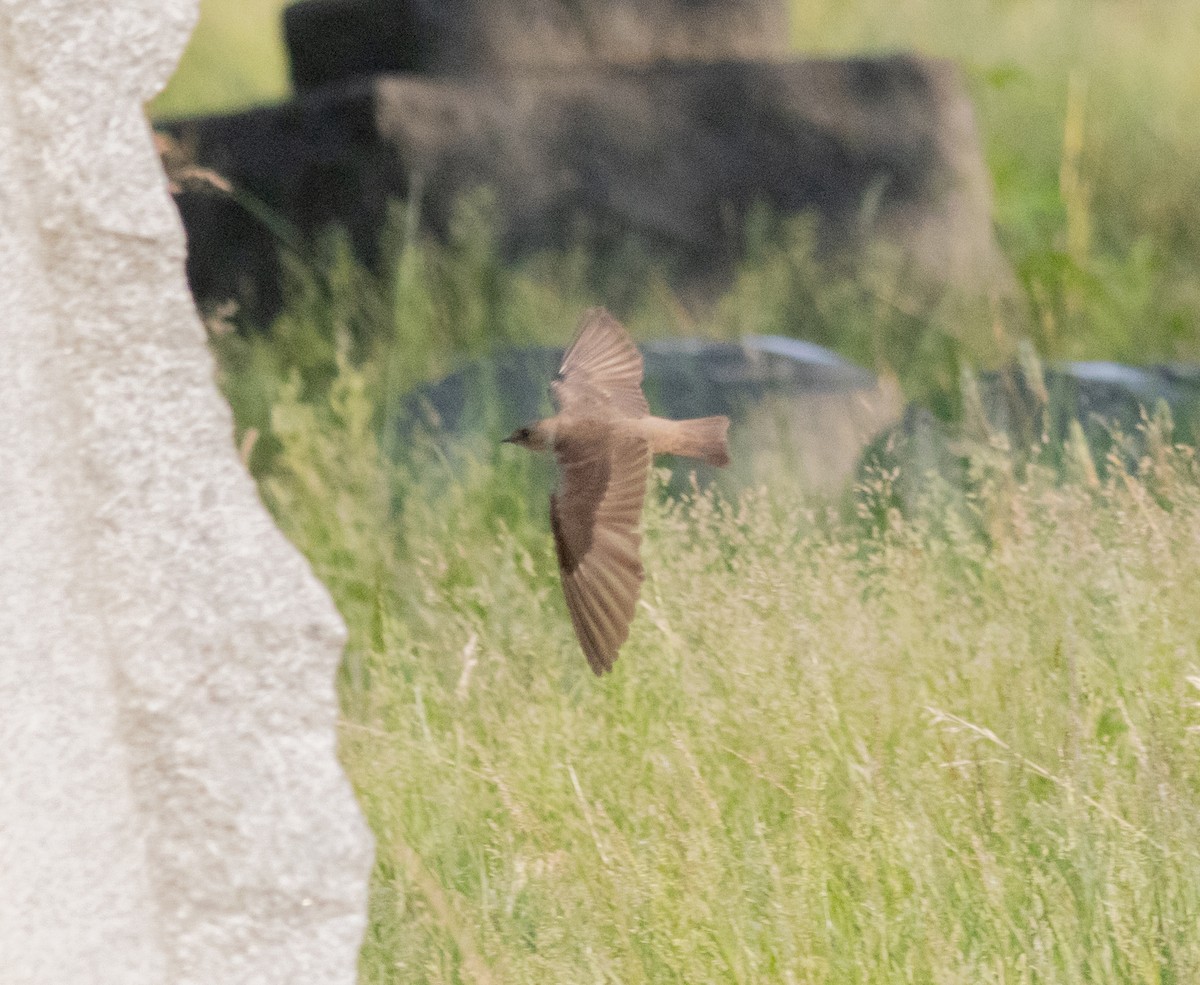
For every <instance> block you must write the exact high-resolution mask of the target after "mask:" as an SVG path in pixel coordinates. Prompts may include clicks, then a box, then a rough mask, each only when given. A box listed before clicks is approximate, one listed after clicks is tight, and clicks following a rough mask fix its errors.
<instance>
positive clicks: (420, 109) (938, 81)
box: [163, 56, 1011, 303]
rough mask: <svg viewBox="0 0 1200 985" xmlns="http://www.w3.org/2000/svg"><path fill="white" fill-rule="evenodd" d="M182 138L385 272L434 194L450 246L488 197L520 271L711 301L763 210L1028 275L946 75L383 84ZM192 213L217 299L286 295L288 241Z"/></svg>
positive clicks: (275, 211) (859, 238) (929, 256)
mask: <svg viewBox="0 0 1200 985" xmlns="http://www.w3.org/2000/svg"><path fill="white" fill-rule="evenodd" d="M163 126H164V127H165V129H167V130H168V131H169V132H171V133H173V134H174V135H175V136H176V137H178V138H179V139H180V141H181V142H182V143H183V144H185V145H187V146H191V147H193V148H194V149H195V157H196V159H197V163H199V164H201V165H204V166H206V167H209V168H212V169H214V170H215V171H217V172H219V173H220V174H222V175H223V176H225V177H226V178H227V179H228V180H229V181H230V182H231V183H232V184H233V185H234V186H235V187H236V188H238V189H241V190H242V191H243V192H244V193H245V195H247V196H249V197H250V198H251V199H252V200H253V201H254V202H255V203H261V204H262V205H263V206H265V207H266V209H267V210H268V211H269V214H271V215H274V216H276V217H278V218H280V219H282V220H284V221H285V222H286V224H287V225H288V226H290V227H292V228H294V229H295V230H297V231H298V232H299V234H300V235H301V236H307V235H309V234H311V233H312V232H314V231H315V230H317V229H319V228H320V227H321V226H323V225H326V224H329V223H337V224H340V225H343V226H345V227H346V228H348V229H349V230H350V233H351V236H352V239H353V242H354V244H355V246H356V248H357V249H358V250H359V252H360V254H361V255H362V256H363V257H364V258H365V259H367V260H368V262H370V261H372V260H373V258H374V250H375V246H376V241H377V236H378V232H379V230H380V227H381V224H382V222H383V219H384V215H385V208H384V205H385V202H386V201H387V200H388V198H390V197H405V196H406V195H408V193H409V192H410V189H411V188H412V187H413V182H414V181H419V182H420V187H421V196H420V200H421V208H422V214H421V220H422V222H423V224H424V227H425V228H426V229H427V230H430V231H432V232H433V233H434V234H438V235H441V234H444V233H445V232H446V231H447V229H448V227H449V223H450V218H451V216H452V214H453V210H454V207H455V205H456V203H457V202H458V201H459V200H460V198H461V196H462V195H463V194H464V193H466V192H468V191H470V190H471V189H473V188H476V187H479V186H487V187H490V188H492V189H493V190H494V191H495V193H496V202H497V207H498V213H499V214H498V217H497V220H498V230H497V232H498V236H499V241H500V244H501V246H502V249H503V252H504V254H505V256H506V257H508V258H518V257H521V256H526V255H529V254H532V253H536V252H539V251H544V250H554V249H559V248H562V247H565V246H576V245H583V246H585V247H587V248H588V249H589V250H590V251H591V252H593V253H595V254H596V255H598V256H601V257H603V256H605V255H608V254H611V253H613V252H614V251H619V250H621V249H624V248H627V247H629V246H630V245H631V244H632V245H634V246H635V247H637V248H638V249H640V250H641V251H642V252H643V253H645V254H646V255H648V256H651V257H653V258H655V262H656V263H658V264H660V265H661V267H662V270H663V272H664V274H665V276H667V278H668V279H669V282H670V283H671V284H672V285H673V286H674V287H675V288H676V290H678V291H679V292H680V293H681V294H682V295H683V296H684V297H685V298H691V299H693V300H696V299H704V298H708V297H712V296H714V295H715V294H716V293H717V292H718V291H719V290H721V289H722V288H723V287H724V286H725V285H726V284H727V283H728V279H729V276H730V273H731V270H732V267H733V264H734V263H735V262H736V261H737V259H738V258H739V257H740V256H741V251H742V246H743V236H744V220H745V218H746V216H747V214H748V212H749V211H750V210H751V209H752V208H754V207H755V206H756V205H765V206H768V207H769V208H771V209H773V210H776V211H777V212H779V213H781V214H784V215H795V214H799V213H812V214H813V215H814V216H815V217H816V218H817V220H818V223H817V225H818V230H819V233H820V245H821V249H823V250H825V251H827V252H833V251H841V250H855V249H858V248H859V247H861V246H863V245H865V244H866V243H867V242H869V241H874V240H877V239H883V240H885V241H888V242H891V243H894V244H896V246H897V247H898V248H899V249H900V250H901V251H902V252H903V254H904V255H905V256H907V257H908V258H909V259H910V260H911V263H912V266H913V268H914V269H915V270H916V271H918V272H919V273H922V274H923V275H924V276H926V277H928V278H931V279H932V280H933V281H934V282H935V283H941V284H949V285H954V286H956V287H959V288H963V289H966V290H968V291H980V292H984V291H988V290H993V289H997V288H1001V289H1006V288H1007V285H1008V283H1009V281H1010V277H1011V275H1010V273H1009V271H1008V268H1007V266H1006V265H1005V263H1004V261H1003V259H1002V257H1001V256H1000V254H999V251H998V249H997V246H996V243H995V240H994V238H993V233H992V224H991V196H990V191H989V182H988V176H987V172H986V169H985V167H984V164H983V159H982V154H981V150H980V147H979V141H978V136H977V134H976V131H975V127H974V122H973V118H972V112H971V106H970V103H969V101H968V99H967V96H966V93H965V90H964V88H963V86H962V83H961V79H960V77H959V74H958V71H957V70H956V69H955V67H954V66H953V65H951V64H950V63H948V62H943V61H936V60H926V59H919V58H911V57H901V56H896V57H890V58H880V59H866V58H863V59H846V60H828V61H825V60H814V61H797V62H790V63H786V64H767V63H760V64H749V63H717V64H687V65H669V66H668V65H656V66H651V67H644V68H606V69H603V70H595V71H573V72H554V71H545V72H539V73H531V74H524V75H512V76H507V77H505V78H503V79H493V80H487V81H482V80H476V81H446V80H436V79H428V78H420V77H410V76H381V77H378V78H376V79H374V80H372V81H370V82H364V83H361V84H359V85H356V86H353V87H348V88H344V89H325V90H321V91H320V92H317V93H311V94H308V95H304V96H301V97H300V98H299V99H297V100H295V101H294V102H292V103H289V104H287V105H285V106H280V107H274V108H269V109H260V110H254V111H251V112H248V113H242V114H235V115H232V116H223V117H211V118H203V119H197V120H190V121H178V122H175V123H170V124H164V125H163ZM180 208H181V212H182V214H183V218H184V222H185V225H186V226H187V229H188V233H189V242H190V247H191V249H190V255H189V276H190V278H191V282H192V285H193V288H194V290H195V291H196V293H197V295H198V297H199V298H200V299H201V301H202V302H205V303H211V302H213V301H219V300H221V299H222V297H230V296H233V297H241V296H243V289H244V284H245V283H246V282H253V283H255V284H258V283H260V281H262V280H263V279H265V280H267V281H268V282H269V281H270V279H271V277H272V271H273V269H274V265H275V260H274V257H273V254H274V252H275V250H276V249H277V248H278V243H277V240H276V238H275V237H274V236H273V235H272V234H271V233H270V232H269V230H268V228H267V225H266V224H264V223H262V222H260V221H259V220H258V219H252V218H249V217H247V216H246V215H245V214H241V215H240V216H239V215H238V213H239V209H236V208H232V207H231V205H230V203H229V202H228V201H223V200H221V198H220V197H219V196H213V195H204V196H199V195H195V194H190V193H189V194H187V195H185V196H183V197H182V198H181V200H180ZM266 293H269V288H263V287H260V289H259V294H260V296H263V295H265V294H266Z"/></svg>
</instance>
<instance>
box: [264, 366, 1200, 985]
mask: <svg viewBox="0 0 1200 985" xmlns="http://www.w3.org/2000/svg"><path fill="white" fill-rule="evenodd" d="M373 385H374V384H373V381H372V380H371V379H370V376H369V373H364V372H363V371H362V370H358V369H355V368H353V367H351V366H349V365H346V364H343V365H342V366H341V368H340V370H339V372H338V373H337V375H336V376H335V378H334V379H333V381H332V382H331V384H330V390H329V399H328V401H326V402H324V403H322V404H321V405H320V406H316V405H314V404H312V403H310V402H305V401H303V400H302V399H301V398H300V395H299V392H298V388H297V387H295V386H289V387H286V388H285V390H284V392H283V393H282V394H281V396H280V399H279V400H278V402H277V403H276V405H275V407H274V409H273V413H272V421H273V429H274V433H275V435H276V437H277V439H278V441H279V442H280V450H279V452H278V455H277V457H276V458H275V461H274V466H273V469H272V472H271V474H270V475H269V476H267V477H265V479H264V481H263V491H264V494H265V496H266V499H267V501H268V503H269V504H270V505H271V507H272V508H273V509H274V511H275V513H276V516H277V517H278V519H279V522H280V524H281V525H282V527H283V528H284V530H285V531H286V532H287V533H288V535H289V536H290V537H292V539H293V540H294V541H295V542H296V543H298V544H299V545H301V547H302V548H303V549H304V550H305V551H306V553H307V554H308V556H309V558H310V559H311V561H312V563H313V566H314V568H315V570H316V572H317V574H318V575H319V576H320V577H321V578H322V579H323V580H324V581H325V583H326V584H327V585H329V587H330V588H331V590H332V591H333V594H334V597H335V598H336V600H337V601H338V604H339V607H340V608H341V610H342V612H343V614H344V615H345V616H346V618H347V621H348V623H349V626H350V631H351V635H350V642H349V645H348V648H347V652H346V659H345V665H344V669H343V679H342V687H341V693H342V696H343V704H344V720H343V723H342V732H341V757H342V761H343V763H344V764H345V766H346V768H347V770H348V771H349V773H350V776H351V778H352V780H353V782H354V785H355V788H356V790H357V792H358V795H359V798H360V802H361V803H362V805H363V807H364V810H365V811H366V812H367V816H368V818H369V820H370V823H371V826H372V829H373V830H374V832H375V834H376V837H377V839H378V861H377V867H376V871H375V876H374V880H373V885H372V892H371V904H370V917H371V919H370V928H369V931H368V936H367V940H366V943H365V947H364V951H363V956H362V979H363V981H364V982H380V983H382V982H397V983H399V982H415V981H424V982H447V983H448V982H460V981H473V982H512V981H529V982H556V983H557V982H577V981H579V982H582V981H588V982H591V981H612V982H621V983H636V982H665V981H679V982H687V983H701V982H730V981H737V982H747V983H749V982H814V983H815V982H821V983H835V982H836V983H848V982H861V983H872V985H878V983H887V982H897V983H899V982H954V983H958V982H1080V983H1082V982H1105V983H1107V982H1114V983H1115V982H1146V983H1150V982H1154V983H1161V982H1178V983H1183V982H1190V981H1196V980H1198V976H1200V935H1197V934H1196V932H1195V929H1196V926H1197V920H1198V919H1200V850H1198V849H1197V847H1196V840H1195V819H1196V817H1197V816H1200V813H1198V812H1200V734H1198V730H1200V707H1198V705H1197V702H1198V701H1200V677H1198V675H1200V607H1198V606H1197V605H1196V598H1195V586H1196V585H1197V584H1200V482H1198V481H1197V480H1198V479H1200V475H1198V474H1197V469H1196V465H1195V460H1194V459H1193V458H1192V457H1191V456H1190V455H1188V454H1184V453H1182V452H1180V451H1178V450H1176V449H1174V448H1172V446H1171V444H1170V441H1169V438H1168V437H1167V436H1165V435H1164V434H1163V433H1161V432H1159V431H1157V430H1155V429H1153V428H1152V429H1151V433H1150V434H1149V435H1148V436H1147V448H1148V451H1147V454H1146V457H1145V460H1144V461H1143V462H1142V463H1141V466H1140V471H1139V474H1138V476H1137V477H1134V476H1132V475H1130V474H1129V473H1127V472H1126V471H1124V470H1123V469H1122V468H1121V466H1120V463H1119V462H1114V463H1113V465H1112V471H1111V473H1110V476H1109V478H1108V480H1107V481H1105V482H1103V483H1100V482H1098V481H1095V480H1094V478H1092V479H1090V480H1089V478H1088V477H1086V476H1085V477H1084V478H1083V479H1081V481H1068V482H1064V481H1062V480H1061V479H1060V477H1059V475H1058V474H1057V473H1049V472H1043V471H1039V470H1038V469H1036V468H1033V469H1030V470H1027V471H1025V472H1024V473H1022V474H1021V475H1020V476H1018V475H1017V473H1016V472H1014V471H1013V470H1012V469H1010V468H1006V467H1005V466H1004V464H1003V462H1002V461H998V460H997V459H996V458H994V457H993V458H991V459H988V460H987V461H981V462H980V463H979V465H978V467H979V468H980V469H982V470H984V472H985V473H986V475H985V476H984V478H985V481H980V482H979V483H977V484H976V486H975V489H974V491H973V492H972V494H971V496H969V497H967V498H966V499H963V498H962V497H960V496H948V495H945V494H944V493H945V491H944V490H942V489H941V487H940V486H939V484H938V482H937V481H936V480H929V481H928V482H927V483H926V493H925V495H926V500H927V501H926V503H925V504H923V506H922V507H921V508H919V509H915V510H913V511H912V512H911V513H910V514H906V515H901V514H900V513H898V512H896V511H895V510H894V509H892V508H891V506H890V499H889V484H890V483H891V482H892V481H894V476H892V475H889V474H874V475H868V476H866V477H864V481H863V483H862V484H861V486H860V488H859V489H858V491H857V493H856V495H855V497H854V502H855V503H856V504H857V508H858V512H859V514H860V515H859V518H858V519H857V520H853V519H852V520H849V521H847V520H843V519H839V518H837V517H836V516H833V515H831V514H830V513H829V511H828V510H827V509H825V508H823V507H821V506H820V505H819V504H814V503H804V502H801V501H798V500H797V498H796V496H795V494H794V493H791V492H788V491H787V490H786V489H763V490H759V491H752V492H748V493H746V494H745V495H744V496H742V497H741V498H738V499H735V500H730V499H721V498H718V497H716V496H715V495H714V494H711V493H695V494H693V495H691V496H690V497H686V498H684V499H682V500H679V499H671V498H665V497H664V496H663V495H662V494H661V491H660V492H657V493H654V494H652V495H651V497H650V501H649V505H648V509H647V516H646V524H645V526H646V542H645V546H644V551H643V554H644V557H645V563H646V569H647V573H648V577H647V582H646V586H645V590H644V592H643V601H642V604H641V605H640V606H639V609H638V614H637V618H636V620H635V622H634V625H633V632H632V635H631V637H630V640H629V642H628V644H627V645H626V646H625V648H624V650H623V653H622V656H621V659H620V660H619V661H618V664H617V667H616V670H615V672H614V674H613V675H612V676H611V677H609V678H606V679H604V680H603V681H597V680H596V679H595V678H593V677H592V676H591V673H590V671H588V669H587V667H586V664H585V662H584V660H583V658H582V655H581V654H580V652H579V650H578V646H577V644H576V643H575V641H574V638H573V636H572V632H571V628H570V623H569V620H568V619H567V617H566V613H565V609H564V607H563V602H562V598H561V594H560V591H559V589H558V586H557V577H556V569H555V564H554V560H553V557H554V555H553V547H552V545H551V542H550V536H549V532H548V529H547V525H546V521H545V515H544V514H545V498H544V494H545V492H546V491H547V489H548V486H549V483H550V481H551V476H550V475H549V474H548V470H547V469H542V468H539V467H538V466H537V465H535V464H531V461H530V459H529V458H528V457H527V456H526V455H525V454H524V453H523V452H521V451H519V450H514V449H509V448H505V449H503V450H498V451H495V452H493V453H490V454H488V455H486V456H484V457H482V458H480V457H470V456H467V455H464V456H462V457H459V456H455V455H453V454H450V455H449V456H448V455H447V453H446V451H445V450H444V448H443V447H441V446H433V445H430V446H428V447H425V446H421V445H418V446H415V447H412V448H410V449H408V450H407V454H406V456H405V459H404V464H402V465H399V466H397V465H396V464H395V463H394V462H393V461H391V460H389V458H388V457H387V456H385V455H383V454H382V453H381V450H380V447H379V437H378V432H377V429H376V428H375V427H374V426H373V425H372V423H371V419H372V414H373V407H372V404H371V400H370V398H369V394H370V393H371V392H372V388H373Z"/></svg>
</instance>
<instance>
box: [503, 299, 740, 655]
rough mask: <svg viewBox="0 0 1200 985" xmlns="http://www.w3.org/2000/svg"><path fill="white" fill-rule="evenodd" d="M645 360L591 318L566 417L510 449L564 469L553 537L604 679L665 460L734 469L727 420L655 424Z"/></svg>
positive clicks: (570, 380)
mask: <svg viewBox="0 0 1200 985" xmlns="http://www.w3.org/2000/svg"><path fill="white" fill-rule="evenodd" d="M642 377H643V366H642V354H641V353H640V352H639V351H638V349H637V346H635V345H634V344H633V340H632V339H631V338H630V337H629V333H628V332H626V331H625V329H624V328H623V327H622V326H621V324H620V322H618V321H617V320H616V319H615V318H613V316H612V315H610V314H609V313H608V312H607V311H605V310H604V309H603V308H591V309H589V310H588V311H586V312H584V315H583V319H582V320H581V321H580V324H579V330H578V332H577V333H576V335H575V341H574V342H572V343H571V347H570V348H569V349H567V352H566V355H564V356H563V361H562V365H561V366H560V367H559V370H558V375H557V376H556V377H555V379H554V381H553V382H552V383H551V384H550V397H551V399H552V400H553V401H554V405H555V407H556V408H557V410H558V413H557V414H555V415H554V416H553V417H549V418H546V419H545V420H542V421H537V422H536V423H534V424H531V425H529V426H528V427H523V428H518V429H517V430H516V431H514V432H513V433H512V434H511V435H509V436H508V437H507V438H505V439H504V441H505V442H508V443H511V444H514V445H520V446H521V447H523V448H529V449H531V450H533V451H551V452H553V453H554V457H555V459H557V461H558V471H559V483H558V488H557V489H556V490H555V491H554V492H553V493H551V495H550V528H551V530H552V531H553V533H554V546H555V549H556V552H557V554H558V568H559V573H560V574H561V575H562V586H563V595H564V596H565V597H566V600H567V610H568V611H569V612H570V614H571V623H572V624H573V625H574V627H575V635H576V636H577V637H578V638H579V644H580V646H581V647H582V648H583V653H584V656H586V657H587V660H588V664H589V665H590V666H591V668H592V670H593V671H594V672H595V673H596V675H597V676H599V675H601V674H604V673H606V672H607V671H610V670H612V665H613V661H615V660H616V659H617V651H618V650H619V649H620V648H621V644H622V643H624V642H625V640H626V639H627V638H628V637H629V624H630V623H631V622H632V621H633V615H634V609H635V608H636V606H637V600H638V594H639V592H640V591H641V587H642V579H643V577H644V574H643V571H642V560H641V558H640V556H639V554H638V551H639V548H640V547H641V543H642V535H641V532H640V530H639V529H638V528H639V525H640V523H641V517H642V507H643V505H644V503H645V497H646V484H647V481H648V480H649V478H650V464H651V461H652V460H653V457H654V456H655V455H657V454H668V455H683V456H685V457H688V458H698V459H701V460H703V461H705V462H708V463H709V464H710V465H728V464H729V445H728V442H727V440H726V434H727V432H728V431H729V418H728V417H701V418H697V419H695V420H690V421H670V420H667V419H666V418H663V417H654V416H653V415H652V414H651V413H650V405H649V404H647V403H646V396H645V394H644V393H642Z"/></svg>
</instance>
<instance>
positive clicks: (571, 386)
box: [550, 308, 650, 417]
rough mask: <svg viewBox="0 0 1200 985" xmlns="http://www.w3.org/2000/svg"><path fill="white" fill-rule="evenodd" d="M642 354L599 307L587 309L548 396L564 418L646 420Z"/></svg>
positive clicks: (613, 319)
mask: <svg viewBox="0 0 1200 985" xmlns="http://www.w3.org/2000/svg"><path fill="white" fill-rule="evenodd" d="M642 375H643V368H642V354H641V353H640V352H639V351H638V348H637V346H636V345H634V344H633V339H631V338H630V337H629V333H628V332H626V331H625V329H624V328H623V327H622V326H621V323H620V322H619V321H617V320H616V319H615V318H614V317H613V316H612V315H610V314H609V313H608V312H607V311H605V310H604V309H603V308H590V309H589V310H588V311H586V312H584V315H583V319H582V321H580V323H579V331H578V332H577V333H576V334H575V341H574V342H572V343H571V347H570V348H569V349H568V350H567V352H566V355H564V356H563V361H562V366H560V367H559V370H558V376H557V377H556V378H555V380H554V382H552V383H551V384H550V396H551V397H552V398H553V400H554V403H555V406H557V407H558V409H559V411H560V412H561V413H564V414H575V415H584V414H588V413H611V412H612V411H616V412H617V413H618V414H620V415H621V416H624V417H645V416H646V415H647V414H649V413H650V406H649V404H647V403H646V395H645V394H644V393H642Z"/></svg>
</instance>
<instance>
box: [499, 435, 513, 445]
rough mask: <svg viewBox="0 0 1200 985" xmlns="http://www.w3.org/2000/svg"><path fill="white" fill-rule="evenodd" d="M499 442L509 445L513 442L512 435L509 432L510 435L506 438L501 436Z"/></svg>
mask: <svg viewBox="0 0 1200 985" xmlns="http://www.w3.org/2000/svg"><path fill="white" fill-rule="evenodd" d="M500 444H502V445H511V444H515V442H514V441H513V437H512V435H511V434H510V435H509V436H508V437H507V438H501V439H500Z"/></svg>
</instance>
